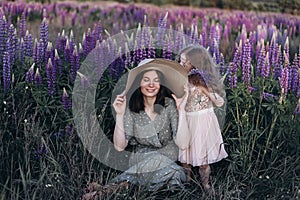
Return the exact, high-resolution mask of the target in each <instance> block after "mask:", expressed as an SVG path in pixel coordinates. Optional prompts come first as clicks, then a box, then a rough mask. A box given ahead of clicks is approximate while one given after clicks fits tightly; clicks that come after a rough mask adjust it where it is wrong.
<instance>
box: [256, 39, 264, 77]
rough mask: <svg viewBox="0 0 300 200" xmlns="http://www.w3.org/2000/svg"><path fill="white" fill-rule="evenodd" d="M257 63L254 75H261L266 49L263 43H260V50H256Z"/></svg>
mask: <svg viewBox="0 0 300 200" xmlns="http://www.w3.org/2000/svg"><path fill="white" fill-rule="evenodd" d="M258 52H259V53H258V58H257V65H256V75H257V76H263V73H262V70H263V69H264V68H265V64H266V51H265V46H264V43H262V47H261V49H260V51H258Z"/></svg>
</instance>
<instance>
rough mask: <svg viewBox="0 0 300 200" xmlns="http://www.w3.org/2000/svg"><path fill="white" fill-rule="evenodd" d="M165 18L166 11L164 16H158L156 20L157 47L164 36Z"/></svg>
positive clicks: (160, 44) (166, 16)
mask: <svg viewBox="0 0 300 200" xmlns="http://www.w3.org/2000/svg"><path fill="white" fill-rule="evenodd" d="M167 18H168V12H166V14H165V16H164V17H161V18H159V20H158V26H157V28H158V29H157V45H158V47H162V45H163V43H162V41H163V40H164V37H165V29H166V27H167Z"/></svg>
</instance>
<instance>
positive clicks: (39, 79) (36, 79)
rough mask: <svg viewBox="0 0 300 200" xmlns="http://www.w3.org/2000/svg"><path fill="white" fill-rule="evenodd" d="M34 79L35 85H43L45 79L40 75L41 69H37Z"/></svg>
mask: <svg viewBox="0 0 300 200" xmlns="http://www.w3.org/2000/svg"><path fill="white" fill-rule="evenodd" d="M33 79H34V84H35V85H42V83H43V78H42V75H41V74H40V71H39V68H37V69H36V71H35V74H34V78H33Z"/></svg>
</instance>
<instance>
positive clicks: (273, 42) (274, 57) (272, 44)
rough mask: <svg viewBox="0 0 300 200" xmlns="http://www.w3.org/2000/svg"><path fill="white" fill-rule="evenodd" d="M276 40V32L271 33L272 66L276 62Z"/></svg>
mask: <svg viewBox="0 0 300 200" xmlns="http://www.w3.org/2000/svg"><path fill="white" fill-rule="evenodd" d="M277 45H278V44H277V42H276V34H275V33H273V36H272V39H271V43H270V51H269V52H270V64H271V66H272V67H274V66H275V65H276V63H277V51H278V46H277Z"/></svg>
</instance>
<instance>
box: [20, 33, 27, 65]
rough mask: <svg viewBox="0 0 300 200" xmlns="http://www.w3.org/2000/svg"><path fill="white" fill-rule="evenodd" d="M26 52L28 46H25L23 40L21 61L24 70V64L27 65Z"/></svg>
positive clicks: (21, 43)
mask: <svg viewBox="0 0 300 200" xmlns="http://www.w3.org/2000/svg"><path fill="white" fill-rule="evenodd" d="M25 52H26V46H25V43H24V40H23V38H21V42H20V60H21V66H22V68H24V64H25Z"/></svg>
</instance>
